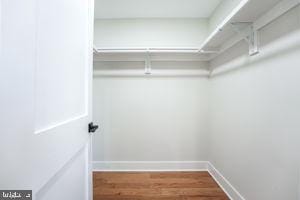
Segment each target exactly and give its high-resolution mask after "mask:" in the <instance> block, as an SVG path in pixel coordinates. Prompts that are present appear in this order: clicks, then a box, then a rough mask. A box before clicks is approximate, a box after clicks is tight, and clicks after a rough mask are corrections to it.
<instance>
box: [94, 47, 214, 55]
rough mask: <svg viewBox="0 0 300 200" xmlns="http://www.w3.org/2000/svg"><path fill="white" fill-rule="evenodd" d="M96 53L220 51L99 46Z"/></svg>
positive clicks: (211, 52) (204, 52)
mask: <svg viewBox="0 0 300 200" xmlns="http://www.w3.org/2000/svg"><path fill="white" fill-rule="evenodd" d="M94 52H95V53H100V54H101V53H195V54H196V53H199V54H214V53H218V51H206V50H201V49H199V48H97V47H95V46H94Z"/></svg>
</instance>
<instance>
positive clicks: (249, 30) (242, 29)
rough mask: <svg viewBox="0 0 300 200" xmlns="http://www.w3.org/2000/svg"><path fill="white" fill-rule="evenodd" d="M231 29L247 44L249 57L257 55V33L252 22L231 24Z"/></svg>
mask: <svg viewBox="0 0 300 200" xmlns="http://www.w3.org/2000/svg"><path fill="white" fill-rule="evenodd" d="M231 27H232V29H233V30H234V31H235V32H236V33H237V34H239V35H240V36H241V37H242V38H243V39H244V40H245V41H246V42H247V43H248V45H249V55H250V56H254V55H256V54H258V53H259V38H258V31H257V30H255V29H254V26H253V23H252V22H235V23H231Z"/></svg>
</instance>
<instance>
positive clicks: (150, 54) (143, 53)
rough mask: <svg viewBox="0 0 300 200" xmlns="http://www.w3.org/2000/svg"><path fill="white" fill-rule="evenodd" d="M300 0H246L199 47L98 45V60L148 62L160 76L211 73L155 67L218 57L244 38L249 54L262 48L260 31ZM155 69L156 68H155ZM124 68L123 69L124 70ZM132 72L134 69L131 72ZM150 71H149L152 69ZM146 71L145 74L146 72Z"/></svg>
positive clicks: (108, 74)
mask: <svg viewBox="0 0 300 200" xmlns="http://www.w3.org/2000/svg"><path fill="white" fill-rule="evenodd" d="M299 4H300V0H242V1H241V2H240V3H239V5H238V6H237V7H236V8H234V9H233V10H232V12H231V13H230V14H229V15H228V16H227V17H225V18H224V20H223V21H222V22H221V23H220V24H219V25H218V26H217V27H216V28H215V30H214V31H212V33H211V34H210V35H209V36H208V37H207V39H206V40H205V41H204V42H203V44H202V45H201V46H200V47H199V48H195V47H192V48H189V47H187V48H183V47H179V48H168V47H159V48H155V47H151V48H140V47H139V48H98V47H94V62H144V65H145V70H144V71H145V74H146V75H148V74H149V73H151V74H155V73H156V75H157V76H164V75H170V76H177V75H179V74H180V73H181V74H183V75H184V74H185V75H187V76H192V75H193V74H194V75H196V76H197V75H198V76H209V74H210V73H211V71H210V69H209V68H207V69H200V71H193V70H190V71H189V70H187V71H184V73H182V71H180V70H179V71H173V72H171V73H170V71H155V70H152V69H151V65H152V63H155V62H199V63H198V65H199V66H201V65H203V63H209V62H208V61H210V60H212V59H214V58H215V57H216V56H217V55H219V54H221V53H222V52H225V51H226V50H228V49H229V48H231V47H232V46H234V45H235V44H237V43H238V42H240V41H241V40H246V41H247V42H248V44H249V54H250V55H255V54H256V53H258V52H259V46H258V45H259V41H258V36H257V35H258V33H257V32H258V31H259V30H260V29H262V28H263V27H265V26H266V25H268V24H270V23H271V22H272V21H274V20H276V19H277V18H278V17H280V16H282V15H283V14H285V13H286V12H288V11H289V10H291V9H292V8H295V7H296V6H298V5H299ZM151 70H152V72H151ZM120 72H122V73H120ZM129 72H130V73H129ZM148 72H149V73H148ZM124 73H125V74H127V75H128V74H131V75H137V76H138V75H143V73H140V72H137V71H135V72H133V71H122V70H121V71H114V72H107V71H98V72H97V73H96V74H97V75H100V76H115V75H117V74H124ZM145 74H144V75H145Z"/></svg>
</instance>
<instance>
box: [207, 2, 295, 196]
mask: <svg viewBox="0 0 300 200" xmlns="http://www.w3.org/2000/svg"><path fill="white" fill-rule="evenodd" d="M260 36H261V44H262V46H261V53H260V54H259V55H258V56H255V57H253V58H250V57H249V56H248V55H247V46H246V45H245V43H240V44H239V45H237V46H236V47H234V48H232V49H231V50H229V51H228V52H227V53H226V54H224V55H221V56H219V57H218V58H217V59H216V60H214V61H213V62H212V65H213V66H214V67H216V66H220V67H221V68H226V67H232V66H236V67H240V69H236V70H233V71H231V72H228V73H225V74H222V75H219V76H216V77H214V78H212V79H211V80H210V93H211V95H210V105H211V106H210V135H211V137H210V145H209V146H210V157H209V158H210V160H211V161H212V163H213V164H214V165H215V167H216V168H217V169H219V171H220V172H221V173H222V174H223V175H224V176H225V177H226V178H227V179H228V180H229V181H230V182H231V183H232V184H233V185H234V186H235V187H236V188H237V189H238V191H239V192H240V193H241V194H242V195H243V196H244V197H245V199H249V200H283V199H286V200H297V199H298V200H299V199H300V195H299V189H300V165H299V161H300V156H299V155H300V154H299V152H300V134H299V133H300V123H299V119H300V87H299V85H300V78H299V74H300V60H299V55H300V8H299V7H298V8H297V9H294V10H292V11H291V12H289V13H287V14H285V15H284V16H283V17H281V18H280V19H279V20H277V21H275V22H273V23H272V24H270V25H269V26H268V27H266V28H264V29H263V30H262V31H261V33H260Z"/></svg>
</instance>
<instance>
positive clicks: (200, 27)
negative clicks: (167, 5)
mask: <svg viewBox="0 0 300 200" xmlns="http://www.w3.org/2000/svg"><path fill="white" fill-rule="evenodd" d="M207 24H208V23H207V20H205V19H106V20H95V45H96V46H97V47H199V46H200V44H201V43H202V41H203V40H204V39H205V37H206V35H207Z"/></svg>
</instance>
